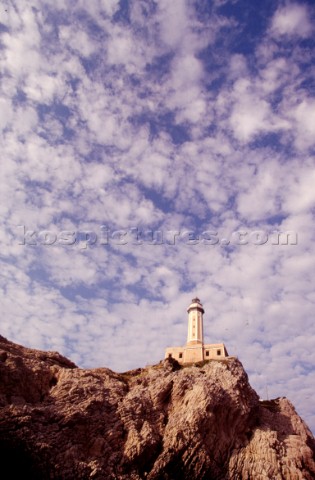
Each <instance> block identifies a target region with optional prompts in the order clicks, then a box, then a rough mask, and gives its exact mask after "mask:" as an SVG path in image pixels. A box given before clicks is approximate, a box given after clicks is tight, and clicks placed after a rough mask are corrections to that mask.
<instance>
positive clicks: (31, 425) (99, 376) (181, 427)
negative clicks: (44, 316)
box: [0, 337, 315, 480]
mask: <svg viewBox="0 0 315 480" xmlns="http://www.w3.org/2000/svg"><path fill="white" fill-rule="evenodd" d="M0 412H1V413H0V460H1V463H0V465H1V469H5V468H8V469H9V471H10V472H11V475H10V478H14V479H15V478H19V479H20V478H23V479H31V480H48V479H55V480H57V479H58V480H79V479H94V480H109V479H113V480H114V479H115V480H127V479H128V480H132V479H134V480H136V479H138V480H139V479H149V480H167V479H169V480H174V479H182V480H185V479H189V480H197V479H198V480H214V479H222V480H223V479H229V480H237V479H244V480H265V479H268V478H270V479H272V480H277V479H279V480H280V479H285V480H298V479H301V480H302V479H303V480H311V479H314V478H315V462H314V452H315V442H314V438H313V436H312V434H311V432H310V431H309V429H308V428H307V426H306V425H305V423H304V422H303V420H302V419H301V418H300V417H299V416H298V415H297V413H296V412H295V410H294V408H293V406H292V405H291V403H290V402H289V401H288V400H287V399H285V398H278V399H275V400H269V401H260V400H259V398H258V396H257V394H256V393H255V391H254V390H253V389H252V388H251V386H250V385H249V383H248V378H247V375H246V372H245V371H244V369H243V367H242V365H241V363H240V362H239V361H238V360H237V359H236V358H231V357H230V358H227V359H223V360H220V361H215V360H213V361H209V362H207V363H203V364H196V365H191V366H185V367H180V366H179V364H178V363H177V362H176V361H174V360H172V359H167V360H164V361H162V362H160V363H159V364H158V365H155V366H152V367H147V368H144V369H137V370H133V371H129V372H126V373H122V374H117V373H114V372H113V371H111V370H109V369H107V368H96V369H92V370H83V369H80V368H77V367H76V366H75V365H74V364H73V363H72V362H70V361H69V360H67V359H66V358H64V357H62V356H61V355H59V354H58V353H51V352H41V351H38V350H31V349H27V348H24V347H22V346H19V345H16V344H13V343H11V342H9V341H8V340H6V339H4V338H3V337H0ZM12 458H14V459H15V460H14V461H12Z"/></svg>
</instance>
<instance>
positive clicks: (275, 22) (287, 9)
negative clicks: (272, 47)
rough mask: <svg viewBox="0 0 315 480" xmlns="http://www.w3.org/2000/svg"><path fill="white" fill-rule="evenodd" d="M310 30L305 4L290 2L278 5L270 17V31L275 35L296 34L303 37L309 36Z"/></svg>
mask: <svg viewBox="0 0 315 480" xmlns="http://www.w3.org/2000/svg"><path fill="white" fill-rule="evenodd" d="M312 31H313V27H312V24H311V21H310V15H309V10H308V8H307V5H303V4H296V3H291V4H289V5H286V6H284V7H280V8H279V9H278V10H277V11H276V13H275V15H274V17H273V19H272V24H271V33H272V34H273V35H274V36H275V37H279V36H281V35H298V36H300V37H303V38H305V37H309V36H310V35H311V34H312Z"/></svg>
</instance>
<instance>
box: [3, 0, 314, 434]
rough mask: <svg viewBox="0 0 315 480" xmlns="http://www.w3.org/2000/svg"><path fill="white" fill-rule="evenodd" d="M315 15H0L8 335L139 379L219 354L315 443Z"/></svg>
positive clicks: (285, 6) (229, 2)
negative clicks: (140, 373)
mask: <svg viewBox="0 0 315 480" xmlns="http://www.w3.org/2000/svg"><path fill="white" fill-rule="evenodd" d="M314 20H315V5H314V2H313V1H296V2H290V1H288V2H286V1H280V0H277V1H275V0H262V1H260V2H253V1H252V0H212V1H210V0H198V1H196V0H195V1H194V0H172V1H169V0H159V1H152V0H145V1H144V0H120V1H119V0H90V1H89V2H86V1H83V0H55V1H54V2H51V1H48V0H32V1H29V0H24V1H23V2H17V1H15V0H12V1H10V2H6V1H3V2H2V3H1V7H0V63H1V72H2V73H1V83H0V127H1V136H2V141H1V189H0V194H1V197H2V198H1V201H0V210H1V219H2V228H1V230H0V237H1V251H0V256H1V290H0V295H1V307H2V315H1V324H0V333H1V334H2V335H3V336H5V337H7V338H8V339H10V340H12V341H15V342H17V343H20V344H23V345H25V346H29V347H32V348H39V349H46V350H54V351H55V350H56V351H59V352H60V353H62V354H64V355H66V356H67V357H69V358H71V359H72V360H73V361H74V362H75V363H77V364H78V365H79V366H81V367H84V368H93V367H100V366H106V367H108V368H111V369H113V370H115V371H126V370H129V369H132V368H137V367H144V366H145V365H148V364H154V363H157V362H159V361H160V360H161V359H162V358H163V357H164V350H165V348H166V347H168V346H172V345H184V344H185V342H186V338H187V312H186V309H187V307H188V305H189V303H190V302H191V299H192V298H193V297H195V296H198V297H199V298H200V299H201V302H202V303H203V306H204V308H205V315H204V331H205V341H206V342H208V343H216V342H224V343H225V345H226V348H227V350H228V352H229V354H230V355H235V356H238V358H239V359H240V360H241V362H242V363H243V365H244V367H245V370H246V371H247V373H248V375H249V380H250V382H251V385H252V386H253V387H254V388H255V389H256V391H257V392H258V394H259V395H260V396H261V397H262V398H275V397H279V396H286V397H288V398H289V399H290V400H291V401H292V402H293V404H294V405H295V407H296V409H297V411H298V413H299V414H300V415H302V417H303V418H304V419H305V421H306V422H307V424H308V425H309V426H310V427H311V428H312V429H313V431H315V415H314V414H315V406H314V401H313V395H314V385H315V326H314V320H313V316H314V303H315V292H314V270H315V268H314V267H315V256H314V245H315V243H314V240H315V229H314V214H315V208H314V207H315V187H314V185H315V169H314V163H315V162H314V160H315V62H314V59H315V49H314V47H315V41H314V38H315V32H314V29H315V28H314V25H315V22H314Z"/></svg>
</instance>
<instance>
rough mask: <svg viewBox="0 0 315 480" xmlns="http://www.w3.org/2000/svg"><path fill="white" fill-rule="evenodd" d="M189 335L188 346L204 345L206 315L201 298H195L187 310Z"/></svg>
mask: <svg viewBox="0 0 315 480" xmlns="http://www.w3.org/2000/svg"><path fill="white" fill-rule="evenodd" d="M187 313H188V335H187V345H202V344H203V314H204V313H205V311H204V309H203V306H202V304H201V302H200V300H199V298H197V297H196V298H193V299H192V301H191V304H190V305H189V307H188V308H187Z"/></svg>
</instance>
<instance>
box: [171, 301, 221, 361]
mask: <svg viewBox="0 0 315 480" xmlns="http://www.w3.org/2000/svg"><path fill="white" fill-rule="evenodd" d="M187 313H188V335H187V343H186V345H185V346H183V347H169V348H167V349H166V350H165V358H170V357H172V358H175V359H176V360H177V361H178V362H179V363H182V364H189V363H196V362H202V361H204V360H220V359H222V358H226V357H228V352H227V350H226V348H225V345H224V343H209V344H206V345H205V344H204V342H203V314H204V313H205V311H204V308H203V306H202V303H201V302H200V300H199V298H197V297H196V298H193V299H192V301H191V304H190V305H189V307H188V308H187Z"/></svg>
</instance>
